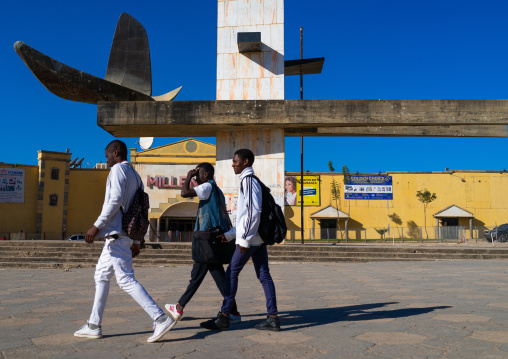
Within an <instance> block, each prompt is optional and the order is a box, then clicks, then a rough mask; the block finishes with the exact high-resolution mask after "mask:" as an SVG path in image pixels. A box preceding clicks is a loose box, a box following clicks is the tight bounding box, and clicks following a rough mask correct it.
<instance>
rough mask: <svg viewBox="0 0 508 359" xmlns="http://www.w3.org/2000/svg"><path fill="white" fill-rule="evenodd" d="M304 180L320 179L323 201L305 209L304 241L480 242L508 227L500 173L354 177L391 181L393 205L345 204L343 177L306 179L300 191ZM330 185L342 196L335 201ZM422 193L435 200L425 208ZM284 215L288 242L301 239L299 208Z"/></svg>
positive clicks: (505, 186)
mask: <svg viewBox="0 0 508 359" xmlns="http://www.w3.org/2000/svg"><path fill="white" fill-rule="evenodd" d="M307 175H309V176H319V191H320V194H321V195H320V203H319V205H308V206H305V207H304V228H306V230H305V238H315V239H318V238H338V239H341V238H343V239H345V238H346V235H347V237H348V238H349V239H365V238H367V239H376V238H377V239H381V238H384V239H388V238H389V239H393V238H395V239H401V238H405V239H420V238H422V237H423V239H426V238H429V239H462V238H464V237H467V238H482V236H483V230H484V229H485V227H488V228H492V227H494V226H495V225H496V224H498V225H500V224H503V223H508V173H507V172H504V171H503V172H499V171H444V172H386V173H376V174H358V175H359V177H364V178H370V179H373V178H387V177H388V178H391V182H392V183H391V187H392V189H391V196H392V199H375V200H372V199H367V198H366V199H346V196H345V191H346V188H345V185H344V182H343V180H344V178H343V175H342V174H333V173H308V174H304V188H305V177H306V176H307ZM351 176H353V175H351ZM288 177H297V181H298V182H299V178H300V176H299V173H287V176H286V178H288ZM333 181H335V183H336V187H337V188H339V190H340V196H339V197H338V198H335V199H334V196H333V193H332V187H333V185H332V183H333ZM367 184H368V183H366V185H367ZM426 189H427V190H428V191H430V192H431V193H435V194H436V197H437V198H436V199H435V200H434V201H432V202H431V203H429V204H428V205H427V208H424V204H423V203H422V202H420V201H419V200H418V198H417V196H416V194H417V191H425V190H426ZM304 203H305V202H304ZM337 209H338V210H339V211H337ZM285 215H286V222H287V223H288V228H289V229H291V231H290V234H289V236H288V237H289V238H294V239H301V233H300V228H301V227H300V218H301V209H300V205H293V206H286V208H285ZM346 227H347V231H346ZM380 232H381V233H380ZM383 232H384V233H383Z"/></svg>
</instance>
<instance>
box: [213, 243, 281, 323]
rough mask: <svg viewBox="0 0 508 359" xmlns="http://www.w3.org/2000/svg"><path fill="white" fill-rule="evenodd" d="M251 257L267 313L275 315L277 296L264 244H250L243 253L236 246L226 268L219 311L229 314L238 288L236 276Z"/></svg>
mask: <svg viewBox="0 0 508 359" xmlns="http://www.w3.org/2000/svg"><path fill="white" fill-rule="evenodd" d="M251 257H252V262H253V263H254V269H255V270H256V276H257V277H258V279H259V281H260V282H261V284H262V285H263V290H264V292H265V298H266V309H267V310H268V314H270V315H277V298H276V297H275V285H274V284H273V280H272V276H271V275H270V268H268V251H267V250H266V244H262V245H260V246H252V247H250V248H248V249H247V251H246V252H245V253H244V254H240V246H236V250H235V253H234V254H233V258H232V259H231V264H230V265H229V266H228V269H227V270H226V295H225V296H224V302H222V308H221V311H222V312H223V313H226V314H228V315H229V313H231V308H232V307H233V304H234V303H235V297H236V291H237V290H238V276H239V275H240V272H241V271H242V269H243V267H244V266H245V263H247V261H248V260H249V258H251Z"/></svg>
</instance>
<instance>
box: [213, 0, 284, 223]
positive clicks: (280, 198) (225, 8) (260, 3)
mask: <svg viewBox="0 0 508 359" xmlns="http://www.w3.org/2000/svg"><path fill="white" fill-rule="evenodd" d="M217 9H218V16H217V90H216V96H217V100H218V101H219V100H283V99H284V1H283V0H218V7H217ZM238 32H260V33H261V43H262V45H261V51H258V52H245V53H240V52H239V51H238V44H237V35H238ZM275 121H276V119H274V122H275ZM240 148H248V149H250V150H252V152H254V155H255V156H256V158H255V161H254V166H253V168H254V172H255V173H256V175H257V176H258V177H259V178H260V179H261V180H262V181H263V182H264V183H265V185H267V186H268V187H269V188H270V189H271V190H272V194H273V196H274V198H275V200H276V201H277V203H278V204H279V205H280V206H281V207H283V206H284V131H283V130H282V129H266V130H248V129H238V130H228V131H218V132H217V162H216V171H215V173H216V180H217V183H218V185H219V187H221V188H222V191H223V192H224V194H225V196H226V204H227V206H228V210H229V211H230V212H231V215H232V216H231V219H232V221H233V223H234V222H235V219H236V200H237V195H238V187H239V181H238V178H237V176H236V175H235V174H234V172H233V169H232V167H231V164H232V158H233V154H234V153H235V151H236V150H238V149H240Z"/></svg>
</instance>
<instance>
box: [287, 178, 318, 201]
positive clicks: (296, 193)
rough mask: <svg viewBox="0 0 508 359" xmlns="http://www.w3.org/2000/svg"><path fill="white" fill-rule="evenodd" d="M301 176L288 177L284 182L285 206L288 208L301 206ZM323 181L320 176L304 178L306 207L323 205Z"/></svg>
mask: <svg viewBox="0 0 508 359" xmlns="http://www.w3.org/2000/svg"><path fill="white" fill-rule="evenodd" d="M300 178H301V176H286V177H285V180H284V188H285V191H284V204H285V205H286V206H300V205H301V203H302V202H301V201H302V199H301V187H302V186H301V180H300ZM320 184H321V181H320V179H319V176H303V195H304V202H303V204H304V206H320V205H321V192H320Z"/></svg>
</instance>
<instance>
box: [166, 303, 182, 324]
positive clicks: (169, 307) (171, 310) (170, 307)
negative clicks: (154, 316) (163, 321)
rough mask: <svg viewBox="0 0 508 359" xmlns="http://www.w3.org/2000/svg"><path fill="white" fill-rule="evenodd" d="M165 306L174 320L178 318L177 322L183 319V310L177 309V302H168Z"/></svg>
mask: <svg viewBox="0 0 508 359" xmlns="http://www.w3.org/2000/svg"><path fill="white" fill-rule="evenodd" d="M164 308H166V310H167V311H168V313H169V315H171V316H172V317H173V319H174V320H176V321H177V322H178V321H179V320H180V319H182V315H183V312H182V311H180V310H178V309H176V304H166V305H165V306H164Z"/></svg>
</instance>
